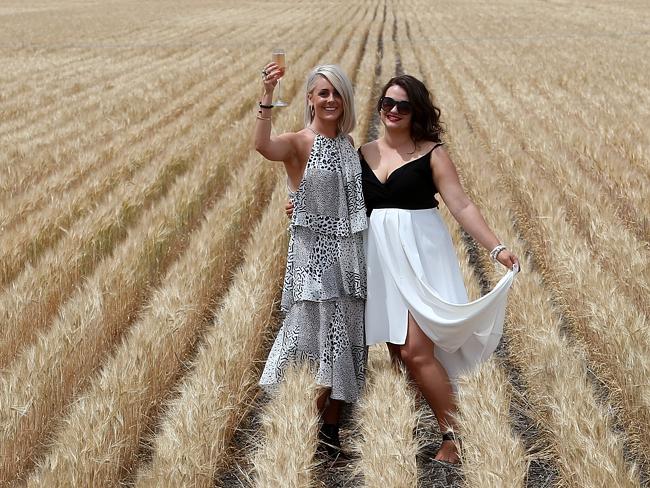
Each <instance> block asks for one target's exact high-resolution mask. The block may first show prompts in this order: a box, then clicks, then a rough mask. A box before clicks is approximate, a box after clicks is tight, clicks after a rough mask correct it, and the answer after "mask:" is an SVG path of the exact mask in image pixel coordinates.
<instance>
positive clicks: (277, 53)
mask: <svg viewBox="0 0 650 488" xmlns="http://www.w3.org/2000/svg"><path fill="white" fill-rule="evenodd" d="M271 61H273V62H274V63H276V64H277V65H278V68H280V69H281V70H282V76H284V71H285V70H286V68H287V65H286V59H285V52H284V49H274V50H273V53H272V54H271ZM282 76H280V78H278V94H277V99H276V101H275V102H273V105H275V106H276V107H286V106H287V105H289V104H288V103H287V102H285V101H283V100H282V89H281V88H280V80H281V79H282Z"/></svg>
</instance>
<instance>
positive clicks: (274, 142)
mask: <svg viewBox="0 0 650 488" xmlns="http://www.w3.org/2000/svg"><path fill="white" fill-rule="evenodd" d="M283 71H284V70H282V69H280V68H279V67H278V65H277V64H276V63H269V64H267V65H266V66H265V67H264V70H263V71H262V81H263V85H264V90H263V92H262V98H261V99H260V107H259V112H258V114H257V118H256V119H255V133H254V137H255V150H256V151H257V152H259V153H260V154H261V155H262V156H264V157H265V158H266V159H269V160H271V161H284V162H289V161H292V160H294V159H295V146H294V144H293V141H292V137H291V136H292V134H282V135H279V136H272V135H271V119H272V114H273V109H272V108H271V107H272V105H273V89H274V88H275V85H276V84H277V82H278V79H279V78H281V77H282V75H283V74H284V73H283Z"/></svg>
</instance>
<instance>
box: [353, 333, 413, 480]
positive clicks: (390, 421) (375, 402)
mask: <svg viewBox="0 0 650 488" xmlns="http://www.w3.org/2000/svg"><path fill="white" fill-rule="evenodd" d="M418 421H419V416H418V412H417V408H416V405H415V396H414V394H413V391H412V390H411V388H410V387H409V385H408V381H407V379H406V377H405V375H404V374H403V373H402V372H401V371H398V370H397V369H396V368H395V367H394V366H393V365H392V364H391V361H390V360H389V358H388V355H387V351H386V348H385V347H384V346H383V345H377V346H371V347H370V351H369V355H368V370H367V372H366V388H365V391H364V392H363V395H362V396H361V398H360V399H359V402H358V406H357V415H356V418H355V424H356V426H355V429H356V430H357V431H358V433H357V435H356V436H355V439H354V449H355V450H356V451H357V452H358V453H359V460H358V461H357V463H356V464H355V466H354V469H355V471H356V473H357V474H358V475H361V476H362V479H363V486H368V487H375V486H390V487H392V488H406V487H409V488H412V487H415V486H417V481H418V470H417V466H416V463H415V459H416V455H417V453H418V450H419V446H418V443H417V441H416V439H415V438H414V435H413V433H414V429H415V427H416V425H417V424H418Z"/></svg>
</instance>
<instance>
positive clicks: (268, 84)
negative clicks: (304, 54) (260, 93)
mask: <svg viewBox="0 0 650 488" xmlns="http://www.w3.org/2000/svg"><path fill="white" fill-rule="evenodd" d="M282 76H284V69H283V68H280V67H279V66H278V64H277V63H274V62H271V63H269V64H267V65H266V66H264V69H262V83H263V84H264V92H265V93H267V94H272V93H273V89H274V88H275V85H277V84H278V80H279V79H280V78H282Z"/></svg>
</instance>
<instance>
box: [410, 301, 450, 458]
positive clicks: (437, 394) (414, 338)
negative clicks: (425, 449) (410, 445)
mask: <svg viewBox="0 0 650 488" xmlns="http://www.w3.org/2000/svg"><path fill="white" fill-rule="evenodd" d="M398 347H399V348H400V358H401V360H402V361H403V362H404V364H405V365H406V368H407V370H408V372H409V375H410V376H411V378H412V380H413V381H414V382H415V384H416V385H417V386H418V389H419V390H420V392H421V393H422V395H423V396H424V398H425V400H426V401H427V403H428V404H429V406H430V407H431V409H432V410H433V413H434V414H435V416H436V419H437V420H438V425H439V426H440V430H441V431H442V432H445V431H447V430H449V429H450V428H454V427H455V422H454V419H453V417H452V415H453V413H454V412H455V411H456V403H455V399H454V393H453V390H452V388H451V384H450V382H449V376H448V375H447V371H446V370H445V368H444V367H443V366H442V364H440V362H439V361H438V360H437V359H436V358H435V356H434V354H433V352H434V348H435V345H434V343H433V342H432V341H431V339H429V338H428V337H427V336H426V335H425V334H424V332H422V330H421V329H420V327H419V325H418V324H417V322H416V321H415V319H414V318H413V317H412V316H411V314H410V313H409V315H408V333H407V336H406V343H405V344H404V345H403V346H398ZM436 460H439V461H447V462H452V463H457V462H458V461H459V457H458V451H457V449H456V446H455V444H454V443H453V442H452V441H444V442H443V443H442V446H441V447H440V450H439V451H438V454H437V455H436Z"/></svg>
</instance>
